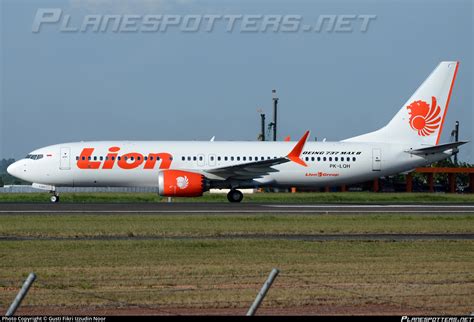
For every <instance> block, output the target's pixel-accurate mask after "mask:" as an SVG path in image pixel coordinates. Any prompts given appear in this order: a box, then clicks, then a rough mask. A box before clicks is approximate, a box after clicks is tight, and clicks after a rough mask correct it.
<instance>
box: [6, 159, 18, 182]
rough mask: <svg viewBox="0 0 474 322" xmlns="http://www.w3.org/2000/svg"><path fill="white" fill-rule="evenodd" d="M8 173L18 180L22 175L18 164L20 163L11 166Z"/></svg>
mask: <svg viewBox="0 0 474 322" xmlns="http://www.w3.org/2000/svg"><path fill="white" fill-rule="evenodd" d="M7 172H8V173H9V174H10V175H12V176H14V177H17V178H18V175H19V173H20V164H19V163H18V161H17V162H14V163H12V164H10V165H9V166H8V168H7Z"/></svg>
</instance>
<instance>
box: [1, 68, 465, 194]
mask: <svg viewBox="0 0 474 322" xmlns="http://www.w3.org/2000/svg"><path fill="white" fill-rule="evenodd" d="M458 67H459V62H456V61H445V62H441V63H440V64H439V65H438V66H437V67H436V68H435V69H434V71H433V72H432V73H431V74H430V75H429V76H428V78H427V79H426V80H425V81H424V82H423V83H422V84H421V85H420V87H419V88H418V89H417V90H416V91H415V93H414V94H413V95H412V96H411V97H410V98H409V99H408V101H407V102H406V103H405V104H403V105H402V107H401V109H400V110H399V111H398V113H396V115H395V116H394V117H393V118H392V119H391V121H390V122H388V124H387V125H385V126H384V127H382V128H380V129H378V130H376V131H373V132H370V133H366V134H363V135H359V136H355V137H352V138H349V139H346V140H342V141H339V142H326V141H325V142H308V141H307V139H308V137H309V131H307V132H306V133H305V134H304V135H303V136H302V137H301V139H300V140H299V141H297V142H296V143H295V142H289V141H284V142H260V141H256V142H242V141H239V142H217V141H214V140H211V141H203V142H196V141H194V142H191V141H96V142H75V143H63V144H57V145H52V146H47V147H44V148H40V149H38V150H35V151H33V152H31V153H29V154H28V155H27V156H26V157H25V158H24V159H22V160H19V161H16V162H15V163H13V164H12V165H10V166H9V167H8V169H7V171H8V173H9V174H11V175H12V176H15V177H17V178H20V179H22V180H25V181H28V182H32V186H33V187H34V188H38V189H42V190H47V191H49V192H50V193H51V198H50V201H51V202H53V203H57V202H59V194H58V192H57V187H65V186H69V187H91V186H92V187H130V186H134V187H136V186H141V187H156V188H157V190H158V193H159V195H161V196H168V197H198V196H202V195H203V193H204V192H206V191H208V190H209V189H211V188H217V189H230V190H229V192H228V194H227V199H228V200H229V201H230V202H240V201H242V199H243V194H242V192H241V191H240V190H239V189H243V188H262V187H286V188H288V187H295V186H297V187H314V188H317V187H325V186H335V185H342V184H352V183H358V182H364V181H368V180H372V179H375V178H379V177H382V176H388V175H394V174H397V173H401V172H406V171H409V170H412V169H414V168H416V167H420V166H426V165H429V164H431V163H433V162H436V161H439V160H443V159H446V158H448V157H450V156H452V155H453V154H454V153H456V152H458V147H459V146H460V145H462V144H464V143H467V142H466V141H459V142H453V143H446V144H439V140H440V136H441V132H442V129H443V124H444V120H445V117H446V113H447V111H448V105H449V101H450V98H451V92H452V89H453V86H454V81H455V79H456V74H457V71H458Z"/></svg>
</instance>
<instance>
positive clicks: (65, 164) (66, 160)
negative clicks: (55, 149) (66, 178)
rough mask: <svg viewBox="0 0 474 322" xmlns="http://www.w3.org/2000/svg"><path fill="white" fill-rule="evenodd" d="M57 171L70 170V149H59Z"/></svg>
mask: <svg viewBox="0 0 474 322" xmlns="http://www.w3.org/2000/svg"><path fill="white" fill-rule="evenodd" d="M59 169H60V170H71V148H68V147H61V148H60V155H59Z"/></svg>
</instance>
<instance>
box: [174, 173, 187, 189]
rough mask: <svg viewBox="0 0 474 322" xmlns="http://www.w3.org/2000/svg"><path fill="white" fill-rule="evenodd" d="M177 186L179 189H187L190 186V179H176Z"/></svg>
mask: <svg viewBox="0 0 474 322" xmlns="http://www.w3.org/2000/svg"><path fill="white" fill-rule="evenodd" d="M176 185H177V186H178V188H179V189H186V187H187V186H188V185H189V179H188V177H186V176H184V177H177V178H176Z"/></svg>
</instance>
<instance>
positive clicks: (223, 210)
mask: <svg viewBox="0 0 474 322" xmlns="http://www.w3.org/2000/svg"><path fill="white" fill-rule="evenodd" d="M81 213H85V214H87V213H93V214H103V215H107V214H120V213H125V214H178V213H179V214H209V215H212V214H215V215H217V214H243V215H245V214H292V213H293V214H315V215H318V214H338V213H339V214H368V213H369V214H370V213H398V214H436V213H448V214H474V204H467V205H461V204H370V205H367V204H366V205H364V204H276V203H273V204H262V203H241V204H230V203H178V202H176V203H175V202H171V203H127V204H121V203H115V204H111V203H94V204H72V203H59V204H47V203H44V204H39V203H38V204H35V203H21V204H18V203H1V204H0V215H2V214H81Z"/></svg>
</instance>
